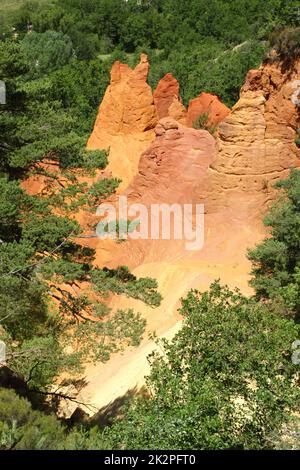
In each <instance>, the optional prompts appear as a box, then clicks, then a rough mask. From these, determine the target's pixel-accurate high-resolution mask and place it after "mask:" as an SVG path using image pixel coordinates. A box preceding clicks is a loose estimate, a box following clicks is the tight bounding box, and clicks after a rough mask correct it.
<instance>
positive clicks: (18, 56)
mask: <svg viewBox="0 0 300 470" xmlns="http://www.w3.org/2000/svg"><path fill="white" fill-rule="evenodd" d="M70 47H71V46H70V42H69V40H68V39H67V38H66V37H65V36H63V35H62V34H61V33H55V32H54V33H53V32H48V33H41V34H32V35H27V36H26V37H25V39H24V40H23V41H21V42H18V41H14V40H6V41H4V42H0V76H1V78H3V79H4V80H5V82H6V84H7V91H8V100H7V104H6V105H3V106H1V110H0V124H1V132H2V134H1V143H0V175H1V176H0V189H1V191H0V209H1V215H0V222H1V228H0V240H1V241H0V279H1V282H0V300H1V304H0V323H1V330H0V336H1V338H2V339H3V340H4V341H5V342H6V344H7V348H8V360H7V363H8V366H9V367H10V368H12V369H13V370H14V371H15V372H16V373H18V374H20V375H22V376H23V377H24V380H25V382H26V385H27V386H28V387H29V390H30V391H31V392H32V391H36V392H37V393H40V392H42V393H48V392H49V391H50V389H51V387H52V386H53V383H54V382H55V383H56V385H57V386H59V383H60V376H61V374H62V373H63V372H65V371H67V372H68V374H71V375H72V374H73V376H74V375H76V374H77V373H78V372H79V371H80V366H81V363H82V361H83V360H84V361H95V360H108V359H109V356H110V354H111V353H112V352H114V351H118V350H120V349H123V348H124V347H126V346H127V345H137V344H138V343H139V341H140V339H141V337H142V334H143V331H144V328H145V320H144V319H143V318H142V317H141V316H140V315H139V314H137V313H135V312H133V311H132V310H128V311H117V312H111V311H110V309H109V308H108V307H107V305H106V303H105V302H106V300H107V296H108V294H109V293H111V292H113V293H115V294H120V295H122V294H123V295H126V296H132V297H134V298H139V299H141V300H143V301H145V302H147V303H149V304H150V305H153V306H157V305H159V303H160V299H161V297H160V296H159V294H158V293H157V292H156V287H157V285H156V283H155V282H154V281H152V280H151V279H147V278H146V279H136V278H130V279H129V278H128V279H125V278H124V276H123V277H122V276H121V277H122V278H121V277H120V275H119V272H116V279H115V280H114V279H113V276H109V277H110V279H109V280H108V279H106V278H107V277H108V274H107V271H103V273H102V277H103V281H104V286H103V287H99V282H100V278H101V270H99V269H95V268H93V260H94V255H95V253H94V250H92V249H88V248H83V247H81V246H80V245H79V244H77V243H76V241H75V238H76V237H78V236H79V235H80V234H81V228H80V226H79V224H78V223H77V222H76V221H75V220H74V217H72V213H73V212H74V211H78V210H79V209H81V210H92V211H95V207H96V206H97V205H98V204H100V203H101V201H102V200H103V199H105V198H106V197H107V196H108V195H110V194H112V193H113V192H114V191H115V189H116V188H117V186H118V185H119V182H120V181H119V180H117V179H106V178H101V177H100V176H99V179H97V180H96V181H95V182H94V183H92V184H89V185H88V184H87V183H86V182H82V181H80V178H82V177H87V176H88V177H92V176H95V172H96V170H98V169H103V168H104V167H105V166H106V164H107V156H108V153H107V151H105V150H102V151H101V150H95V151H87V150H86V141H87V136H88V133H90V132H91V127H87V123H86V122H84V121H89V122H90V126H91V123H92V120H93V117H94V113H95V112H96V104H98V90H95V87H96V85H97V83H98V82H97V80H95V77H94V75H95V71H96V70H97V67H98V62H93V63H92V64H90V66H89V67H87V70H85V69H84V64H81V63H79V62H77V61H76V59H73V61H72V63H69V64H67V65H64V64H65V63H66V62H68V61H69V58H70V57H69V52H70V49H69V48H70ZM44 52H45V56H44ZM40 54H41V55H42V56H43V60H40V59H39V55H40ZM37 60H38V61H39V64H40V65H41V68H40V69H38V70H36V69H35V70H34V72H32V67H33V65H32V63H35V62H36V61H37ZM48 62H51V66H50V65H49V63H48ZM48 66H49V70H50V72H51V70H54V69H55V70H54V71H52V72H51V73H49V74H48V75H47V76H46V75H45V76H44V75H43V74H44V73H46V72H47V71H48V70H47V68H48ZM104 70H106V69H105V67H104ZM69 73H70V77H69V80H66V83H65V84H64V85H63V84H62V83H64V82H62V83H61V80H62V79H64V78H65V77H67V76H68V74H69ZM73 79H76V80H77V79H78V83H75V84H73V83H72V80H73ZM58 84H60V86H59V87H57V85H58ZM90 89H92V90H93V92H92V96H91V97H88V94H89V92H90ZM102 92H103V90H102ZM76 95H78V96H77V97H76ZM73 97H76V99H74V102H73ZM93 107H94V109H93V111H92V108H93ZM86 115H88V119H86ZM87 131H88V133H87ZM35 174H38V175H40V177H43V181H44V183H43V186H44V187H42V191H41V192H39V193H38V194H36V195H34V196H32V195H28V194H27V193H26V192H25V191H24V190H22V189H21V187H20V183H21V182H23V180H25V179H26V178H27V177H28V176H29V175H35ZM122 269H124V268H122ZM127 271H128V270H127ZM127 271H126V272H127ZM120 272H123V271H122V270H121V271H120ZM128 276H129V273H128ZM94 281H95V285H93V284H94ZM78 283H84V287H83V286H80V287H81V289H79V291H78ZM75 284H76V288H74V285H75ZM95 291H96V294H95ZM78 292H79V293H78Z"/></svg>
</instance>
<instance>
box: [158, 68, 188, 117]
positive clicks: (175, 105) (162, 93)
mask: <svg viewBox="0 0 300 470" xmlns="http://www.w3.org/2000/svg"><path fill="white" fill-rule="evenodd" d="M153 98H154V103H155V106H156V109H157V114H158V117H159V119H162V118H165V117H172V118H173V119H175V120H176V121H178V122H180V123H182V124H185V120H186V109H185V107H184V106H183V104H182V101H181V98H180V95H179V83H178V81H177V80H176V78H174V77H173V75H172V74H171V73H167V75H165V76H164V77H163V78H162V79H161V80H160V81H159V83H158V85H157V88H156V90H155V92H154V94H153Z"/></svg>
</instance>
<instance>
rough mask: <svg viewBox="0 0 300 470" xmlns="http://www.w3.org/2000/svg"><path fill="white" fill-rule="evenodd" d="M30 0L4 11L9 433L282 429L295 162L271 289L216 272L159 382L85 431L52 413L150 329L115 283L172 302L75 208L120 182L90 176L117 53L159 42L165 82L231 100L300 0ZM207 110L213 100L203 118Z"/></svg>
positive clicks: (259, 255) (174, 439) (0, 294)
mask: <svg viewBox="0 0 300 470" xmlns="http://www.w3.org/2000/svg"><path fill="white" fill-rule="evenodd" d="M14 3H16V2H14ZM18 3H19V4H20V5H21V6H20V8H6V7H9V6H11V5H10V4H9V1H8V0H6V3H5V4H4V6H5V9H4V8H2V5H1V9H0V80H4V81H5V83H6V88H7V103H6V105H0V127H1V140H0V280H1V282H0V339H2V340H4V341H5V342H6V344H7V346H8V354H7V365H8V367H9V368H10V370H11V371H12V372H13V373H14V374H15V375H16V376H17V377H18V378H19V379H21V381H22V387H21V388H17V387H15V388H16V392H17V393H16V392H15V391H13V390H6V389H0V445H1V447H2V448H3V449H41V448H43V449H53V448H55V449H58V448H66V449H94V448H98V449H99V448H110V447H113V448H124V447H125V448H178V449H180V448H184V449H186V448H192V449H202V448H206V449H224V448H242V449H249V448H272V447H273V446H276V445H278V441H281V434H282V432H283V428H284V426H289V425H290V424H289V420H290V418H291V416H292V415H293V412H294V411H295V410H297V409H299V387H298V386H299V383H298V382H299V376H297V375H296V374H297V372H298V371H299V369H297V366H296V365H294V364H293V363H292V362H291V354H292V343H293V342H294V341H295V340H296V339H297V338H299V326H298V323H297V322H298V320H299V315H300V304H299V298H300V238H299V233H300V205H299V201H300V174H299V171H296V170H295V171H293V172H292V173H291V176H290V178H289V179H288V180H287V181H285V182H282V183H280V184H279V187H280V188H282V189H283V190H284V196H283V200H281V201H280V202H279V203H278V204H277V205H276V206H275V207H274V208H273V209H272V210H271V212H270V214H269V215H268V217H267V219H266V224H267V225H268V226H270V227H271V237H270V238H268V239H267V240H266V241H265V242H263V243H262V244H260V245H259V246H258V247H256V248H255V249H253V250H252V251H251V252H250V253H249V257H250V259H251V260H252V262H253V280H252V285H253V287H254V288H255V291H256V296H255V298H252V299H248V298H245V297H244V296H242V295H241V294H240V293H239V292H231V291H230V290H229V289H228V288H227V287H222V286H220V285H219V283H217V282H216V283H214V284H213V285H212V286H211V288H210V290H209V291H208V292H206V293H203V294H200V293H199V292H196V291H192V292H190V293H189V294H188V296H187V298H186V299H183V301H182V309H181V313H182V314H183V316H184V318H185V322H184V326H183V328H182V330H181V331H180V332H179V334H178V335H177V336H176V337H175V338H174V340H173V341H171V342H170V343H164V344H163V345H161V347H162V348H163V354H161V355H155V356H154V357H152V358H151V363H152V368H151V375H150V377H149V379H148V384H147V389H148V393H147V394H146V396H144V397H141V398H137V399H136V400H134V401H133V403H132V404H130V405H128V407H127V408H126V409H125V411H124V412H123V413H122V416H123V419H122V420H116V421H115V422H114V423H113V425H112V426H111V427H110V428H106V429H105V430H104V431H102V430H101V432H99V429H98V428H97V427H94V428H92V429H90V426H89V425H86V426H85V427H82V428H80V427H79V428H77V427H75V428H73V429H71V430H70V429H69V428H67V427H66V426H65V424H64V423H62V422H60V421H59V420H58V419H57V418H56V416H55V414H51V413H50V412H51V411H52V412H53V411H55V407H56V404H57V400H58V399H59V396H58V395H56V396H55V393H54V394H52V390H53V384H54V383H56V385H57V381H58V379H59V377H61V374H62V372H64V373H66V374H67V375H65V376H67V377H69V378H70V381H71V380H72V379H73V378H74V377H76V374H77V373H78V372H80V369H81V367H82V364H83V363H84V362H85V361H87V360H88V359H89V360H103V361H106V360H108V359H109V356H110V354H111V353H112V352H113V351H116V350H118V349H119V348H121V347H125V346H126V345H128V344H133V345H136V344H138V343H139V340H140V338H141V336H142V334H143V329H144V321H143V320H142V319H141V317H140V316H139V314H138V313H136V312H133V311H118V312H111V311H109V309H108V308H107V306H106V303H105V299H106V298H107V297H108V295H110V293H117V294H121V295H127V296H131V297H134V298H138V299H140V300H143V301H144V302H146V303H148V304H149V305H151V306H153V307H155V306H157V305H159V302H160V295H159V293H158V292H157V291H156V287H157V286H156V282H155V280H153V279H137V278H135V276H133V275H132V274H131V273H130V272H129V271H128V269H127V268H126V267H120V268H118V269H116V270H108V269H97V268H95V267H94V266H93V257H94V252H93V250H90V249H86V248H82V247H81V246H80V245H79V244H78V239H77V237H78V236H80V231H81V228H80V226H79V224H78V223H77V221H76V219H75V218H74V216H73V213H74V212H76V211H78V210H79V209H83V210H86V211H93V210H94V209H95V207H96V206H97V205H98V204H99V203H100V202H101V200H102V199H104V198H105V197H106V196H107V195H109V194H111V193H112V192H113V191H114V190H115V189H116V187H117V186H118V184H119V181H117V180H115V179H99V180H97V181H96V182H95V183H94V184H93V185H92V186H91V187H88V186H87V185H86V184H85V183H82V182H80V180H79V177H80V176H83V175H85V176H87V175H89V176H90V175H95V174H99V172H98V170H101V169H103V168H104V167H105V166H106V163H107V153H106V150H107V149H103V151H95V152H87V151H86V150H85V143H86V140H87V137H88V135H89V133H90V132H91V129H92V125H93V122H94V119H95V114H96V112H97V106H98V103H99V101H100V100H101V98H102V96H103V93H104V91H105V88H106V86H107V84H108V81H109V70H110V67H111V64H112V63H113V62H114V60H116V59H121V60H123V61H124V62H127V63H129V64H130V65H134V64H136V63H137V62H138V60H139V54H140V52H141V51H142V50H143V51H146V52H147V53H148V55H149V59H150V62H151V65H152V68H151V72H150V77H149V82H150V84H151V86H152V87H155V86H156V84H157V82H158V80H159V79H160V78H161V77H162V76H163V75H164V74H165V73H167V72H172V73H173V74H174V76H175V77H176V78H177V79H178V80H179V82H180V85H181V94H182V97H183V100H184V102H185V104H187V102H188V101H189V99H191V98H193V97H194V96H196V95H197V94H198V93H199V92H201V91H207V92H213V93H216V94H218V95H219V96H220V97H221V98H222V99H223V101H224V102H225V103H226V104H227V105H229V106H231V105H233V104H234V102H235V101H236V100H237V98H238V94H239V89H240V86H241V84H242V83H243V80H244V77H245V74H246V72H247V71H248V70H249V69H250V68H253V67H255V66H257V65H258V64H259V63H260V61H261V60H262V58H263V57H264V56H265V54H266V52H267V51H268V49H269V47H270V46H272V47H274V48H275V49H276V50H277V53H278V55H279V57H280V58H281V59H285V57H286V56H287V55H291V54H292V56H293V57H294V56H295V55H297V54H298V53H299V42H300V41H299V28H297V27H298V26H299V19H300V18H299V11H298V3H299V2H298V0H265V1H261V0H233V1H230V2H228V1H226V0H211V1H210V2H207V1H206V0H191V1H189V2H183V1H181V0H141V1H138V2H137V1H136V0H128V1H127V2H125V1H124V0H53V1H51V2H46V1H30V2H18ZM28 25H32V28H33V32H30V33H29V34H28V33H27V27H28ZM12 28H14V29H13V30H12ZM206 125H207V123H206V116H203V117H202V120H199V121H198V122H196V123H195V127H205V126H206ZM211 131H212V132H213V129H211ZM120 158H121V156H120ZM97 172H98V173H97ZM34 174H39V175H40V176H43V177H45V180H46V181H47V188H46V189H47V190H46V191H45V192H44V193H43V194H42V195H36V196H33V195H28V194H27V192H26V191H25V190H24V185H23V182H24V181H25V180H26V179H27V178H28V177H29V176H30V175H34ZM78 286H81V287H82V286H84V288H81V289H78ZM79 292H80V294H79ZM95 295H96V296H97V297H96V299H97V301H95ZM67 383H68V381H67ZM22 395H23V396H22ZM45 397H47V400H46V401H45ZM49 397H52V398H53V400H52V401H51V400H50V399H49ZM50 405H52V406H50Z"/></svg>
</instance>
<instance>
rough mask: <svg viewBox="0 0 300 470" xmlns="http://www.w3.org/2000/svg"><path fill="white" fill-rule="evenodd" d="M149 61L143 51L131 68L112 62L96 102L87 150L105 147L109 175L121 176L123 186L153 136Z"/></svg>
mask: <svg viewBox="0 0 300 470" xmlns="http://www.w3.org/2000/svg"><path fill="white" fill-rule="evenodd" d="M148 71H149V63H148V59H147V56H146V55H145V54H142V55H141V60H140V63H139V64H138V65H137V66H136V68H135V69H134V70H132V69H131V68H130V67H129V66H128V65H124V64H121V63H120V62H116V63H115V64H114V65H113V67H112V70H111V83H110V86H109V87H108V88H107V90H106V93H105V95H104V98H103V101H102V103H101V105H100V108H99V112H98V116H97V119H96V122H95V126H94V130H93V133H92V135H91V137H90V139H89V141H88V143H87V148H88V149H108V148H110V153H109V165H108V170H111V171H112V173H113V175H114V176H116V177H119V178H121V179H122V185H121V189H124V188H125V187H126V186H128V184H129V183H130V181H131V180H132V178H133V177H134V176H135V174H136V173H137V167H138V162H139V157H140V154H141V153H142V152H143V151H144V150H145V149H146V148H147V146H148V145H149V143H150V142H151V140H153V137H154V127H155V125H156V124H157V120H158V119H157V113H156V108H155V105H154V100H153V96H152V91H151V88H150V87H149V85H148V84H147V82H146V80H147V76H148Z"/></svg>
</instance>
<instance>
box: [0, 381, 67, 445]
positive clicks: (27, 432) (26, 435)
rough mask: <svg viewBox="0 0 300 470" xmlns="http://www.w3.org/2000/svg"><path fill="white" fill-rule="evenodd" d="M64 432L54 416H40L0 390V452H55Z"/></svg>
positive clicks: (12, 395) (28, 405)
mask: <svg viewBox="0 0 300 470" xmlns="http://www.w3.org/2000/svg"><path fill="white" fill-rule="evenodd" d="M64 435H65V430H64V428H63V426H62V425H61V424H60V422H59V421H58V420H57V418H56V417H55V416H54V415H44V414H43V413H40V412H38V411H34V410H32V408H31V405H30V403H29V402H28V401H27V400H25V399H24V398H20V397H18V396H17V395H16V394H15V393H14V392H13V391H11V390H5V389H0V449H1V450H54V449H58V448H59V447H60V445H61V442H62V440H63V438H64Z"/></svg>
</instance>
